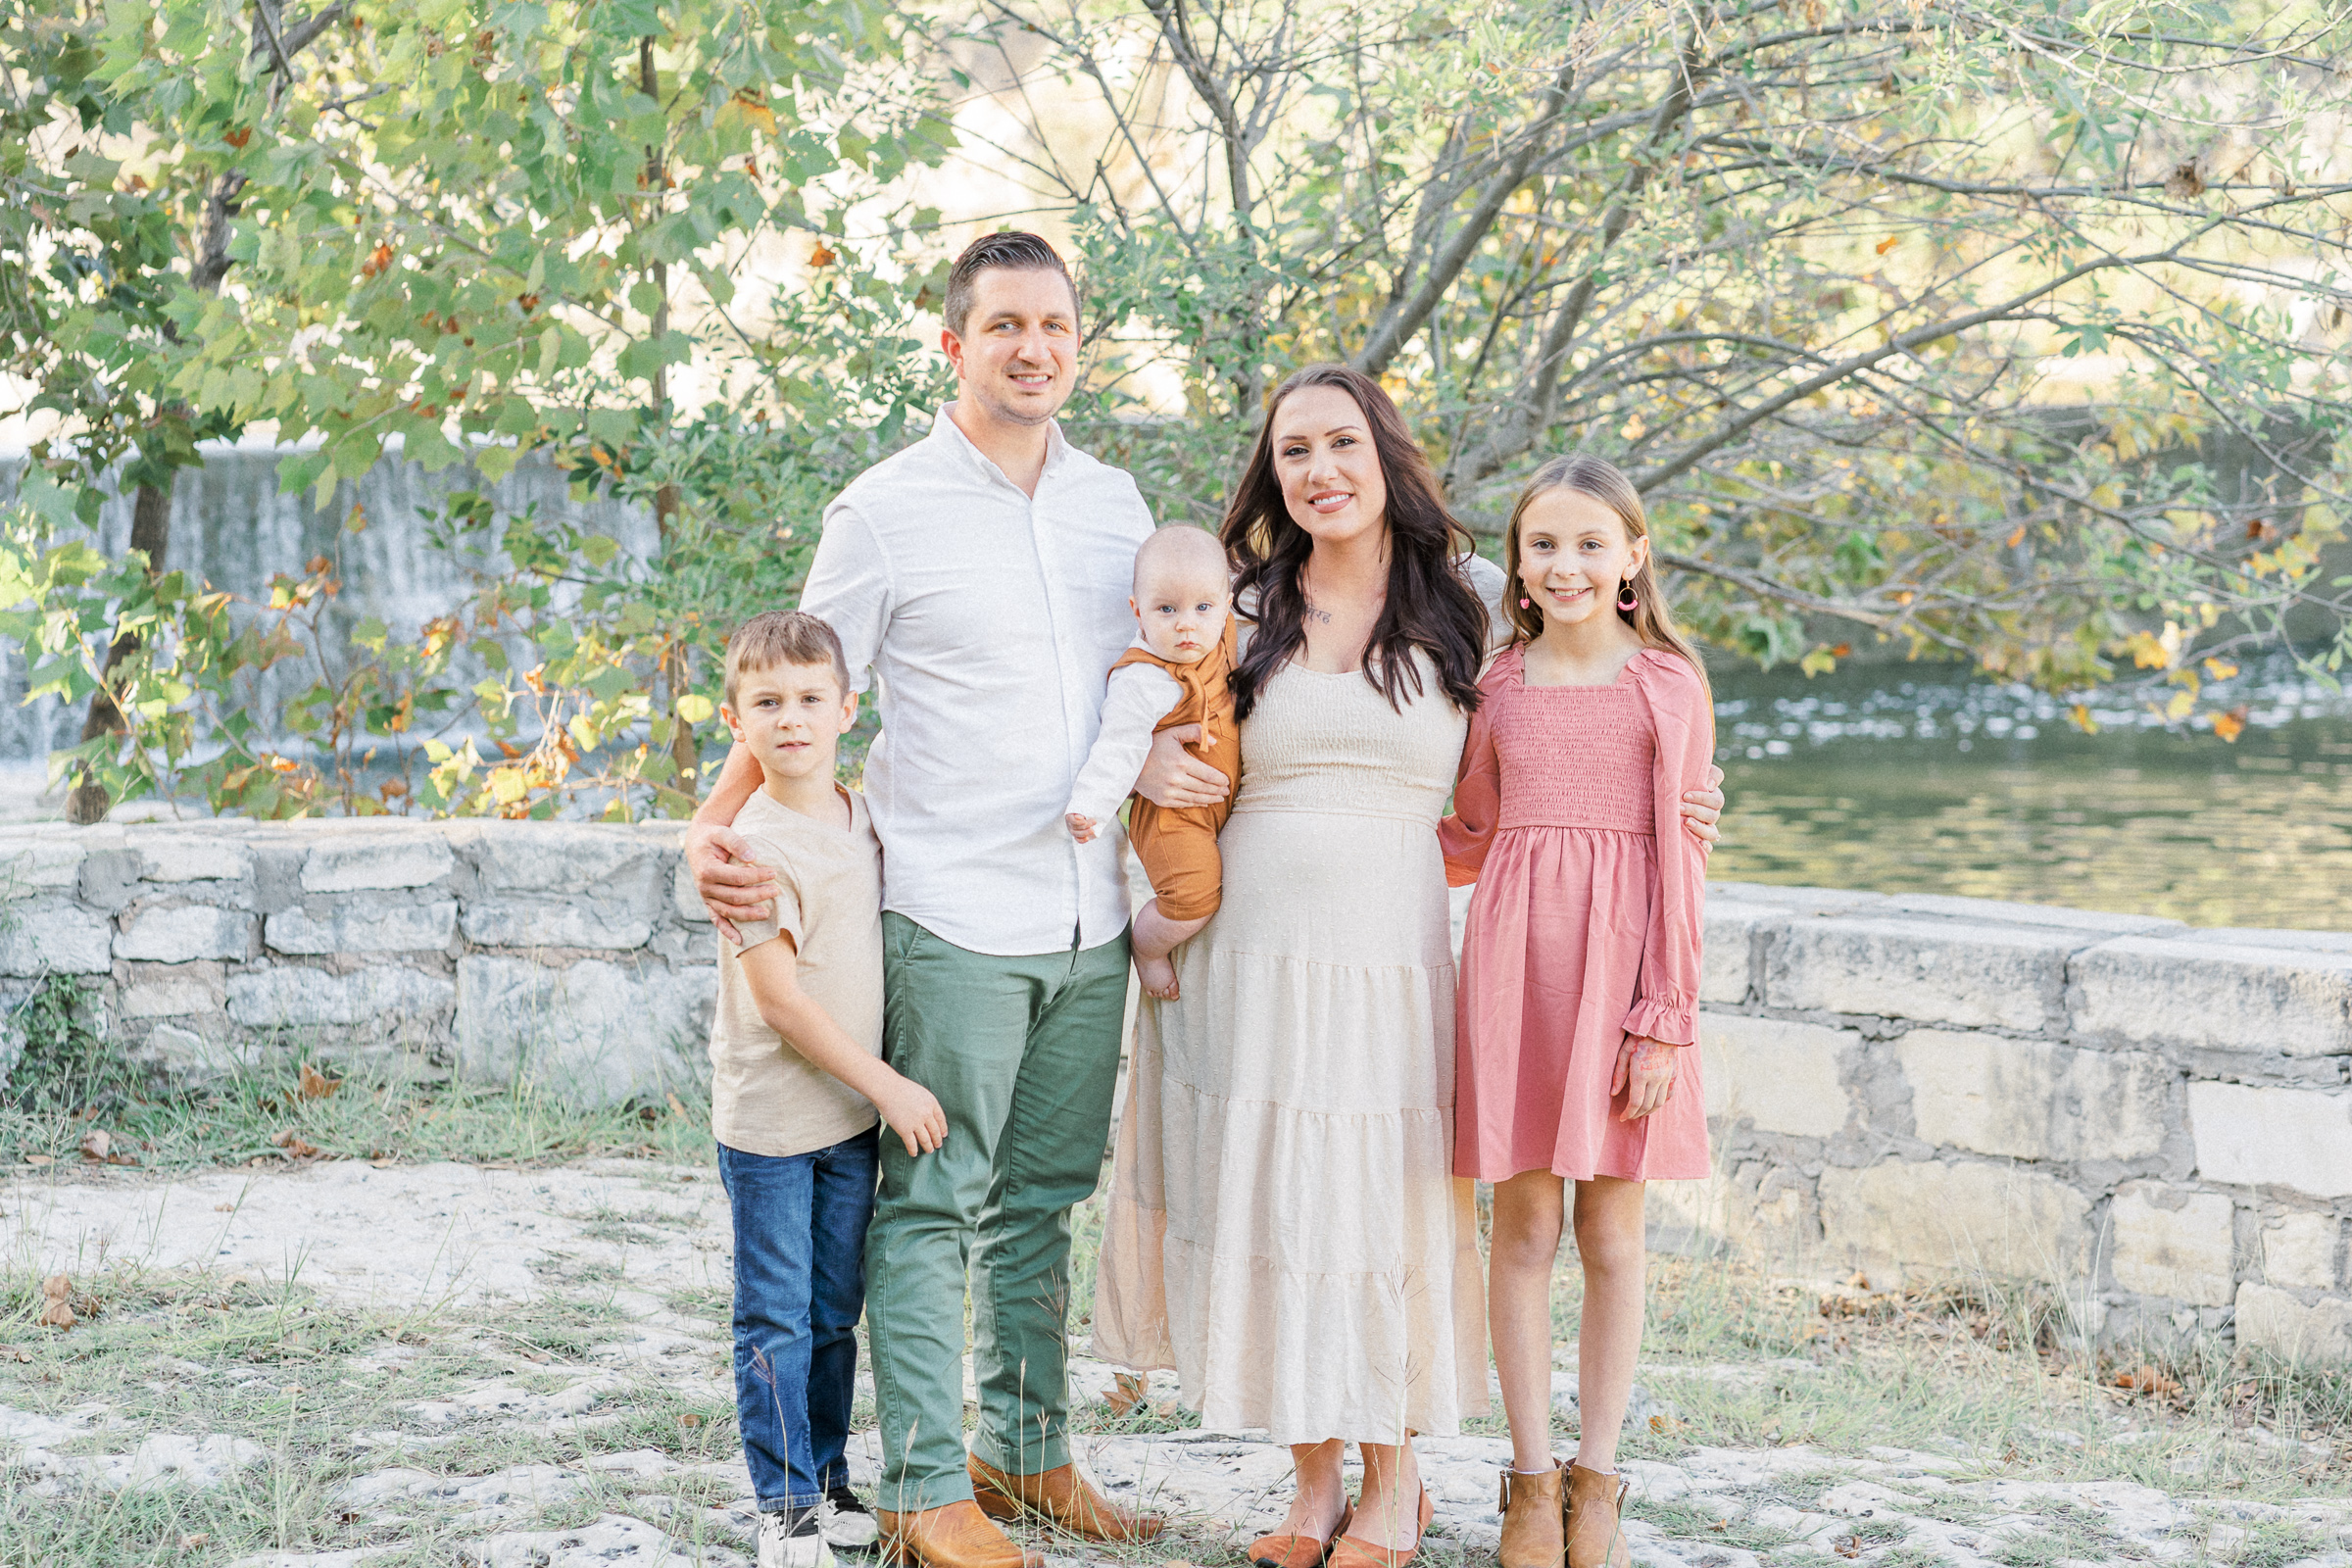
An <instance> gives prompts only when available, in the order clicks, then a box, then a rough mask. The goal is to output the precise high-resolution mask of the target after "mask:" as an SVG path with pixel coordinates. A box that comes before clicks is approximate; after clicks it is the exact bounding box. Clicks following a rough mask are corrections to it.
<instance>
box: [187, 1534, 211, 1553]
mask: <svg viewBox="0 0 2352 1568" xmlns="http://www.w3.org/2000/svg"><path fill="white" fill-rule="evenodd" d="M212 1539H213V1538H212V1534H211V1532H209V1531H203V1530H199V1531H198V1532H196V1534H194V1535H192V1536H182V1537H180V1538H179V1549H180V1550H182V1551H194V1550H195V1549H196V1548H197V1547H198V1546H201V1545H203V1544H205V1543H206V1542H208V1541H210V1540H212Z"/></svg>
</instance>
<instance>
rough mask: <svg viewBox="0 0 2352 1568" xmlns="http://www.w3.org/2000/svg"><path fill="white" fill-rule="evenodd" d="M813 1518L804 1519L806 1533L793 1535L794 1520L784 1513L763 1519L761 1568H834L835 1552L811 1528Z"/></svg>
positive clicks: (803, 1524)
mask: <svg viewBox="0 0 2352 1568" xmlns="http://www.w3.org/2000/svg"><path fill="white" fill-rule="evenodd" d="M810 1521H811V1516H809V1515H803V1516H802V1521H801V1524H802V1528H803V1531H804V1532H805V1533H803V1534H799V1535H796V1534H794V1533H793V1525H792V1516H791V1515H789V1514H783V1513H761V1514H760V1568H833V1549H832V1548H831V1547H830V1546H828V1545H826V1544H825V1538H824V1537H823V1535H821V1534H820V1533H818V1532H817V1531H816V1530H814V1529H809V1523H810Z"/></svg>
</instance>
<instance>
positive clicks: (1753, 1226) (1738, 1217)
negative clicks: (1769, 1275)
mask: <svg viewBox="0 0 2352 1568" xmlns="http://www.w3.org/2000/svg"><path fill="white" fill-rule="evenodd" d="M1646 1191H1647V1195H1648V1197H1647V1202H1648V1205H1649V1206H1648V1215H1649V1232H1650V1240H1649V1246H1650V1250H1652V1251H1681V1250H1687V1249H1688V1247H1689V1245H1690V1243H1691V1242H1693V1241H1696V1240H1698V1239H1700V1238H1706V1239H1708V1240H1720V1241H1725V1242H1729V1243H1731V1244H1732V1245H1733V1246H1735V1247H1737V1248H1740V1249H1742V1250H1752V1251H1759V1252H1761V1253H1763V1254H1764V1255H1766V1256H1768V1257H1771V1258H1773V1259H1774V1260H1775V1261H1779V1260H1782V1259H1786V1258H1789V1257H1790V1256H1791V1255H1792V1254H1794V1253H1796V1252H1799V1251H1801V1250H1804V1249H1805V1248H1806V1245H1807V1243H1808V1242H1810V1241H1812V1240H1814V1238H1812V1237H1810V1236H1808V1235H1807V1234H1806V1229H1805V1200H1804V1195H1803V1194H1802V1193H1801V1192H1799V1191H1798V1190H1797V1189H1796V1188H1794V1187H1783V1188H1782V1189H1780V1190H1779V1191H1778V1192H1776V1193H1774V1194H1773V1195H1772V1196H1771V1197H1770V1198H1763V1197H1761V1196H1759V1195H1758V1193H1757V1191H1756V1188H1755V1186H1754V1184H1753V1183H1747V1184H1742V1183H1741V1182H1740V1181H1738V1180H1735V1179H1734V1178H1732V1177H1730V1176H1726V1175H1724V1174H1722V1173H1721V1172H1717V1173H1716V1174H1714V1175H1712V1176H1708V1177H1706V1178H1704V1179H1702V1180H1699V1181H1658V1182H1651V1183H1650V1184H1649V1186H1648V1188H1647V1189H1646Z"/></svg>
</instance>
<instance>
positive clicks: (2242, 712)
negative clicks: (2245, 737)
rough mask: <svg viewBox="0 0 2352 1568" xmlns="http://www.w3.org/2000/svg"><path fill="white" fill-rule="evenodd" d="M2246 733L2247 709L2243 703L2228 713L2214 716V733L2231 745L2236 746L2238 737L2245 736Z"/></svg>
mask: <svg viewBox="0 0 2352 1568" xmlns="http://www.w3.org/2000/svg"><path fill="white" fill-rule="evenodd" d="M2245 731H2246V709H2245V705H2244V704H2243V703H2240V704H2239V705H2238V706H2237V707H2235V708H2232V709H2231V710H2229V711H2228V712H2227V713H2216V714H2214V715H2213V732H2214V733H2215V734H2216V735H2219V736H2220V737H2221V738H2222V739H2224V740H2226V741H2228V742H2229V743H2230V744H2231V745H2235V744H2236V743H2237V738H2238V736H2240V735H2242V734H2244V733H2245Z"/></svg>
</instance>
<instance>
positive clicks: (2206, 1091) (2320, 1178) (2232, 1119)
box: [2188, 1083, 2352, 1198]
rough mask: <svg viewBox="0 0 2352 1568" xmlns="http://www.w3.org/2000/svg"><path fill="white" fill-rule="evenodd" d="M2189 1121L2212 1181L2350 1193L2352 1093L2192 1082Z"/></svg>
mask: <svg viewBox="0 0 2352 1568" xmlns="http://www.w3.org/2000/svg"><path fill="white" fill-rule="evenodd" d="M2188 1123H2189V1128H2190V1131H2191V1132H2193V1133H2194V1134H2195V1136H2196V1144H2197V1174H2198V1175H2200V1176H2202V1177H2204V1178H2205V1179H2206V1180H2207V1181H2209V1182H2230V1183H2236V1184H2241V1185H2244V1186H2247V1187H2263V1186H2278V1187H2290V1188H2292V1189H2294V1190H2295V1191H2296V1192H2298V1193H2309V1194H2310V1195H2311V1196H2312V1197H2314V1198H2344V1197H2352V1094H2329V1093H2327V1092H2326V1091H2325V1090H2319V1089H2287V1088H2282V1087H2279V1086H2277V1085H2269V1084H2266V1085H2261V1086H2256V1085H2250V1084H2220V1083H2192V1084H2190V1085H2189V1086H2188Z"/></svg>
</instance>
